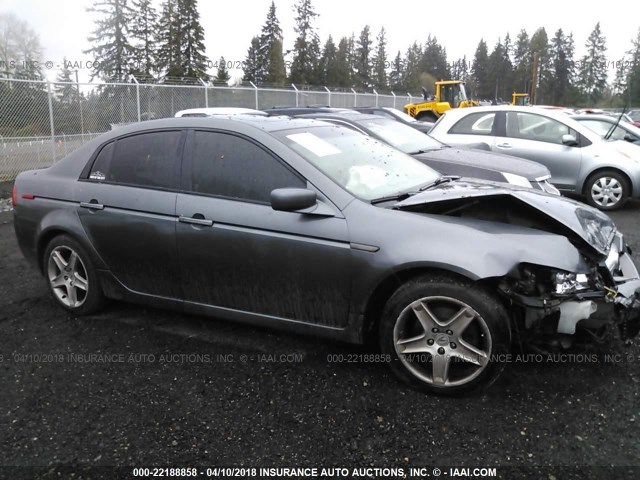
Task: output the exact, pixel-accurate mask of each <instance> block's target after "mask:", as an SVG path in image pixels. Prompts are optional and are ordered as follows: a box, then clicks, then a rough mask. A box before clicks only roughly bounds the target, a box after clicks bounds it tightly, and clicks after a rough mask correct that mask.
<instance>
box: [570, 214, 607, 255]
mask: <svg viewBox="0 0 640 480" xmlns="http://www.w3.org/2000/svg"><path fill="white" fill-rule="evenodd" d="M576 217H578V220H579V221H580V224H581V225H582V229H583V230H584V232H585V234H586V235H587V238H588V240H589V243H591V245H593V246H594V247H596V248H597V249H598V250H600V251H601V252H606V251H607V250H608V249H609V245H611V241H612V240H613V236H614V235H615V232H616V227H615V225H614V224H613V221H612V220H611V219H610V218H609V217H608V216H607V215H605V214H604V213H602V212H599V211H598V210H595V209H586V208H581V207H578V208H576Z"/></svg>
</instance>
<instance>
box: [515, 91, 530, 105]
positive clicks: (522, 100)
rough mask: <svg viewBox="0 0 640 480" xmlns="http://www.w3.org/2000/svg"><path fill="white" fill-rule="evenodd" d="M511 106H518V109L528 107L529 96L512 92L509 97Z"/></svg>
mask: <svg viewBox="0 0 640 480" xmlns="http://www.w3.org/2000/svg"><path fill="white" fill-rule="evenodd" d="M511 105H518V106H520V107H525V106H527V105H529V94H528V93H516V92H513V94H512V95H511Z"/></svg>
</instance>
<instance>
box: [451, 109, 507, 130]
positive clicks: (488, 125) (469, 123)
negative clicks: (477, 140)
mask: <svg viewBox="0 0 640 480" xmlns="http://www.w3.org/2000/svg"><path fill="white" fill-rule="evenodd" d="M495 117H496V114H495V113H484V112H478V113H471V114H469V115H467V116H465V117H464V118H463V119H462V120H460V121H459V122H458V123H456V124H455V125H454V126H453V127H451V129H450V130H449V133H453V134H457V135H491V132H492V130H493V121H494V119H495Z"/></svg>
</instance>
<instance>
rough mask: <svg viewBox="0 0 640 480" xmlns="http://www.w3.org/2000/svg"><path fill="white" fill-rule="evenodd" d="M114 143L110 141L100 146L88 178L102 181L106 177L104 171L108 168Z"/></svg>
mask: <svg viewBox="0 0 640 480" xmlns="http://www.w3.org/2000/svg"><path fill="white" fill-rule="evenodd" d="M115 145H116V142H111V143H108V144H106V145H105V146H104V147H102V150H100V153H99V154H98V156H97V157H96V160H95V162H93V167H92V168H91V173H89V178H90V179H91V180H98V181H103V180H104V179H105V178H106V175H105V172H106V171H107V169H108V168H109V163H110V162H111V156H112V155H113V149H114V147H115Z"/></svg>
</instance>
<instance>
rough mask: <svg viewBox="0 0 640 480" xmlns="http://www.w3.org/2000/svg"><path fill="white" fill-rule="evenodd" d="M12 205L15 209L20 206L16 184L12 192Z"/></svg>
mask: <svg viewBox="0 0 640 480" xmlns="http://www.w3.org/2000/svg"><path fill="white" fill-rule="evenodd" d="M11 205H13V206H14V207H15V206H16V205H18V189H17V188H16V184H15V183H14V184H13V190H11Z"/></svg>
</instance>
